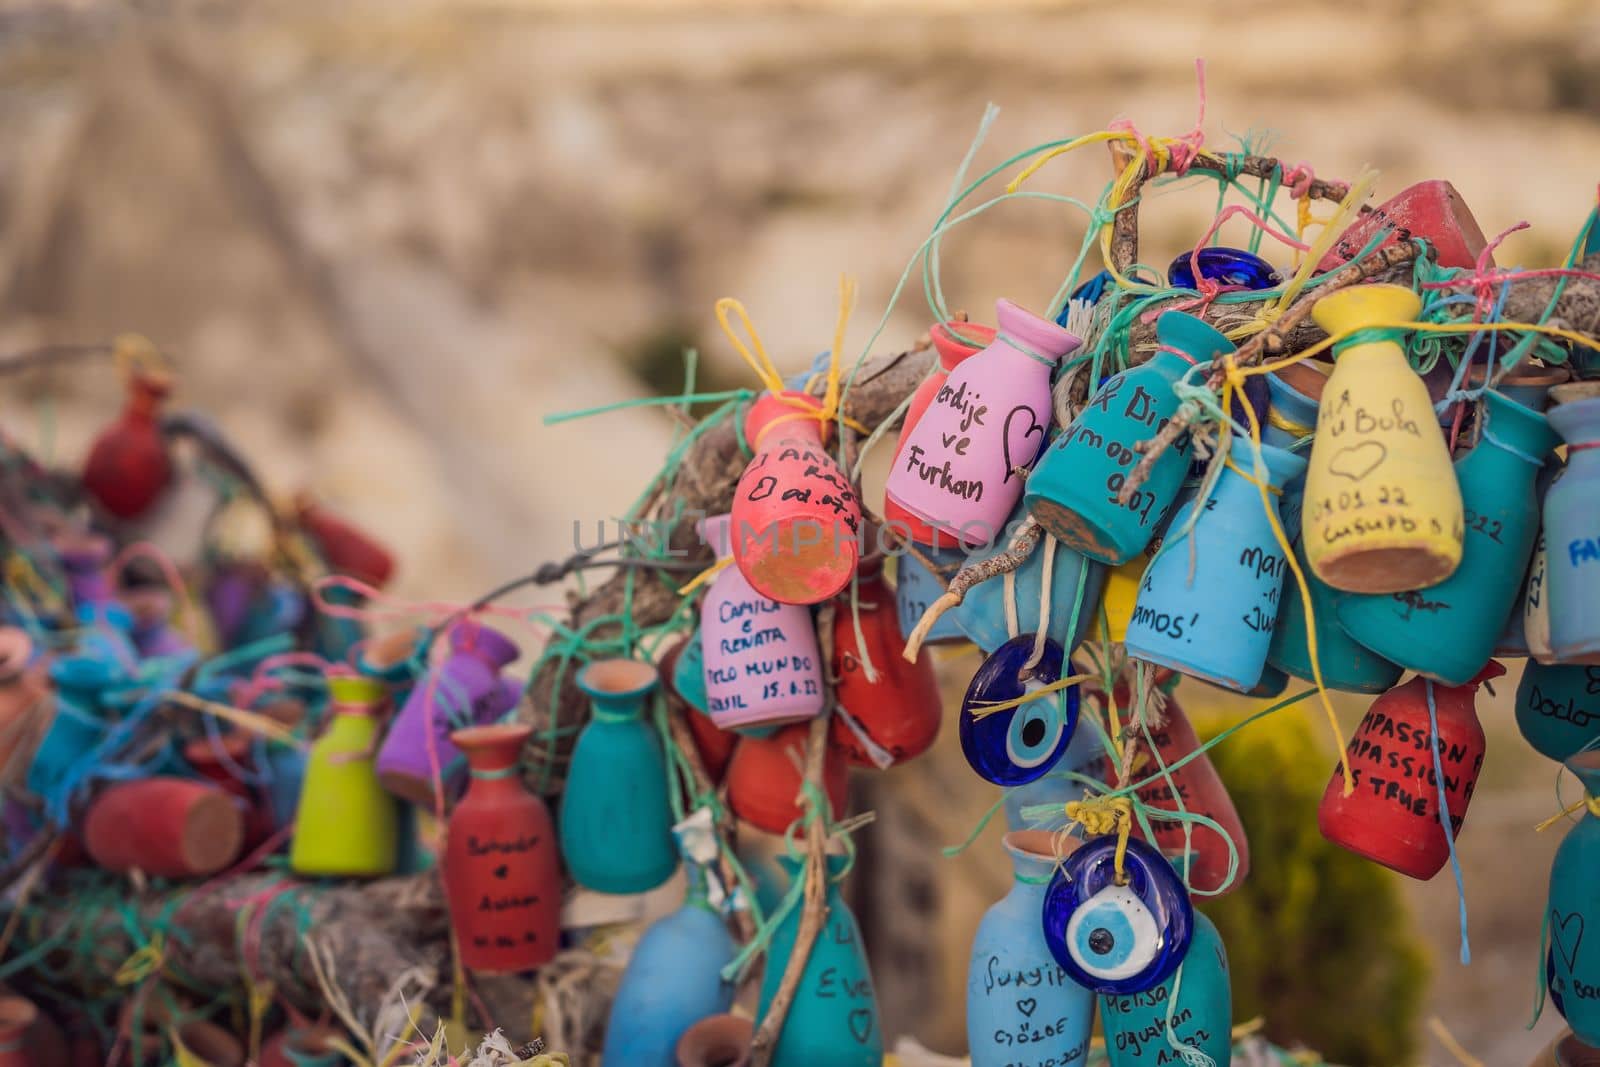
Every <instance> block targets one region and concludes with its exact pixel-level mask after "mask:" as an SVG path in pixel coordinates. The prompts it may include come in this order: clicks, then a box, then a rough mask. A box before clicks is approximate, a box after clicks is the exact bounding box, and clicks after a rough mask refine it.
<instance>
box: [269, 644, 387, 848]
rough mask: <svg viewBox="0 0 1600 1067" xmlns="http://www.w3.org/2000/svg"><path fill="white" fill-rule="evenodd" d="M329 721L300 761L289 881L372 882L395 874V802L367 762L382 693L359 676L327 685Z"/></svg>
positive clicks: (332, 680) (373, 744)
mask: <svg viewBox="0 0 1600 1067" xmlns="http://www.w3.org/2000/svg"><path fill="white" fill-rule="evenodd" d="M328 698H329V705H328V711H329V716H328V722H327V725H326V727H325V728H324V730H323V733H322V736H321V737H319V738H318V739H317V741H316V743H315V744H313V745H312V746H311V754H310V756H309V757H308V758H307V760H306V771H305V781H304V783H303V784H302V785H301V787H300V806H299V809H298V811H297V813H296V816H295V826H294V837H293V839H292V840H291V841H290V843H289V867H290V869H292V870H293V871H294V872H295V873H296V874H303V875H311V876H330V875H331V876H338V877H346V878H353V877H368V878H371V877H377V876H380V875H385V874H390V873H392V872H393V871H394V867H395V855H396V848H397V833H398V830H397V827H396V823H395V811H394V803H393V802H392V801H391V800H390V797H389V795H388V794H387V793H385V792H384V790H383V786H382V785H380V784H379V782H378V772H377V769H376V768H375V767H374V766H373V761H372V756H373V752H374V751H375V750H376V749H377V743H378V732H379V729H380V725H381V723H380V720H381V718H382V715H383V712H384V709H385V706H386V693H385V691H384V688H383V686H381V685H380V684H378V683H377V682H375V681H373V680H372V679H370V678H362V677H360V676H358V675H334V676H331V677H330V678H329V679H328Z"/></svg>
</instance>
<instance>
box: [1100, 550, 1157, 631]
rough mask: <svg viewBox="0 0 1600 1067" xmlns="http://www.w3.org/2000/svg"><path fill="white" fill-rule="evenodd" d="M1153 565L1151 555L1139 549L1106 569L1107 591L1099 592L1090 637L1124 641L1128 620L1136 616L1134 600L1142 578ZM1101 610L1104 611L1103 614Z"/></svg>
mask: <svg viewBox="0 0 1600 1067" xmlns="http://www.w3.org/2000/svg"><path fill="white" fill-rule="evenodd" d="M1148 566H1150V557H1149V556H1147V555H1146V554H1145V553H1143V552H1136V553H1134V556H1133V558H1132V559H1130V560H1129V561H1128V562H1126V563H1124V564H1121V565H1120V566H1117V567H1113V568H1111V569H1110V570H1109V571H1107V572H1106V588H1105V592H1104V593H1102V594H1101V595H1100V604H1099V605H1097V606H1096V608H1095V612H1094V618H1093V619H1092V620H1091V623H1092V625H1091V628H1090V630H1089V640H1091V641H1099V642H1102V643H1108V644H1109V643H1111V642H1117V641H1125V640H1127V638H1128V623H1129V622H1130V621H1131V620H1132V619H1133V602H1134V601H1135V600H1136V599H1138V596H1139V581H1140V579H1142V578H1143V577H1144V570H1145V568H1146V567H1148ZM1102 610H1103V611H1104V615H1102V614H1101V612H1102Z"/></svg>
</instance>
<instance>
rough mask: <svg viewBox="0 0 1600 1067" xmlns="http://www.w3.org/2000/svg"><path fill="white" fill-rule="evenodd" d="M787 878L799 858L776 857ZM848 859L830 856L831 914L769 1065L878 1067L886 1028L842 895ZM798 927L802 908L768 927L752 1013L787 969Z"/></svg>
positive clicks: (761, 1012)
mask: <svg viewBox="0 0 1600 1067" xmlns="http://www.w3.org/2000/svg"><path fill="white" fill-rule="evenodd" d="M778 862H779V863H781V864H782V865H783V869H784V872H785V873H786V874H788V875H789V877H790V879H791V880H792V879H795V878H803V877H805V874H804V862H805V861H804V860H802V859H799V858H797V857H793V856H787V855H784V856H779V857H778ZM844 865H845V857H843V856H830V857H829V858H828V874H829V880H828V896H827V904H828V919H827V922H826V923H825V924H824V925H823V927H822V931H821V932H820V933H819V934H818V935H817V940H816V944H815V945H814V946H813V947H812V949H811V955H810V957H809V958H808V959H807V960H806V967H805V970H804V971H803V972H802V973H801V975H800V985H799V988H798V990H797V991H796V992H795V997H794V1002H793V1003H792V1004H790V1006H789V1014H788V1016H787V1017H785V1019H784V1023H783V1033H781V1034H780V1035H779V1036H778V1043H777V1046H776V1048H775V1049H774V1051H773V1055H772V1065H773V1067H820V1065H822V1064H827V1065H828V1067H882V1064H883V1028H882V1027H881V1026H880V1025H879V1023H878V1000H877V996H876V994H874V993H873V991H872V972H871V971H870V970H868V969H867V954H866V950H865V949H864V948H863V947H862V945H861V928H860V927H858V926H857V925H856V917H855V916H854V915H852V914H851V913H850V909H849V907H848V906H847V905H846V904H845V902H844V897H843V896H842V895H841V894H840V893H839V883H838V881H837V879H838V878H839V877H841V876H842V874H843V871H844ZM799 930H800V909H799V908H798V907H795V908H792V909H790V911H789V913H788V914H787V915H785V916H784V918H783V921H782V922H780V923H779V924H778V928H777V929H776V930H775V931H773V934H772V943H771V945H770V946H769V947H768V949H767V965H766V971H765V972H764V973H763V974H762V976H761V1001H760V1004H759V1006H758V1007H757V1009H756V1018H757V1019H760V1018H762V1017H764V1016H765V1015H766V1014H767V1009H768V1008H769V1007H770V1006H771V1005H772V998H773V997H775V996H776V995H777V993H778V985H779V983H780V982H781V981H782V980H783V971H784V967H785V966H786V965H787V964H788V962H789V954H790V953H791V952H792V951H793V950H794V941H795V935H796V934H797V933H798V932H799Z"/></svg>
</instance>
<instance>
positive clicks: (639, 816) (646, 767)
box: [557, 659, 678, 893]
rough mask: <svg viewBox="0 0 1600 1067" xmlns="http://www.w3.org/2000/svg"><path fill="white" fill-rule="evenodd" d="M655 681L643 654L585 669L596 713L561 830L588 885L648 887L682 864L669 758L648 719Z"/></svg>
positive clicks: (572, 868) (573, 868)
mask: <svg viewBox="0 0 1600 1067" xmlns="http://www.w3.org/2000/svg"><path fill="white" fill-rule="evenodd" d="M655 687H656V671H655V668H654V667H653V666H651V665H650V664H648V663H641V662H639V661H638V660H628V659H608V660H597V661H595V662H594V663H591V664H589V665H588V666H586V667H584V668H583V670H581V671H579V672H578V688H579V689H582V690H583V691H584V693H586V694H587V695H588V696H589V699H590V700H592V701H593V702H594V715H593V717H592V718H591V719H590V720H589V723H588V725H587V726H585V727H584V728H583V732H582V733H580V734H579V735H578V742H577V744H576V745H574V746H573V749H572V762H571V764H570V766H569V767H568V770H567V785H566V791H565V792H564V793H563V794H562V796H561V812H560V817H559V819H558V821H557V829H558V836H559V837H560V840H561V856H562V858H563V859H564V860H566V864H567V872H568V873H569V874H571V875H572V879H573V881H575V882H577V883H578V884H579V885H581V886H583V887H584V888H586V889H594V890H598V891H599V892H602V893H643V892H645V891H646V890H649V889H654V888H655V887H656V886H658V885H660V884H661V883H662V882H665V881H666V880H667V879H668V878H670V877H672V872H673V871H675V870H676V869H677V867H678V849H677V845H676V844H675V842H674V840H673V837H672V809H671V808H670V806H669V803H668V799H667V788H668V785H667V762H666V757H665V755H664V754H663V753H662V749H661V738H660V736H659V735H658V734H657V733H656V729H655V726H654V725H652V724H651V723H649V722H647V721H645V718H644V710H645V697H647V696H648V695H649V694H650V691H651V690H653V689H654V688H655Z"/></svg>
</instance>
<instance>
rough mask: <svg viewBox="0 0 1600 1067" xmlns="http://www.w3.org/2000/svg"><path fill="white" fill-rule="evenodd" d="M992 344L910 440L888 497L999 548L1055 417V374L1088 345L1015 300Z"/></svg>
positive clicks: (968, 363) (962, 536) (1002, 305)
mask: <svg viewBox="0 0 1600 1067" xmlns="http://www.w3.org/2000/svg"><path fill="white" fill-rule="evenodd" d="M995 315H996V320H995V321H996V322H998V323H999V327H1000V328H999V330H998V332H997V333H996V334H995V340H994V343H993V344H991V345H989V346H988V347H987V348H985V349H984V350H983V351H982V352H979V353H978V354H977V355H975V356H973V357H971V358H970V359H967V360H965V361H964V362H962V363H961V364H960V365H959V366H958V367H956V368H955V369H954V370H953V371H951V372H950V375H949V377H948V378H947V379H946V380H945V383H944V385H943V386H942V387H940V389H939V390H938V392H936V393H935V394H934V398H933V401H932V402H931V403H930V404H929V406H928V408H927V410H926V411H925V412H924V413H923V415H922V418H921V419H919V420H918V421H917V424H916V425H915V426H914V427H912V428H911V430H910V432H909V433H907V434H906V435H905V436H904V437H903V438H902V442H901V443H902V450H901V451H900V452H899V454H898V455H897V456H896V457H895V465H894V469H893V470H892V471H891V472H890V474H889V481H888V485H887V487H886V488H887V493H888V496H889V499H891V500H893V501H895V502H896V503H898V504H899V505H900V506H901V507H903V508H905V509H906V510H907V511H909V512H910V513H911V514H913V515H916V516H918V517H920V518H921V519H922V520H923V521H925V522H927V523H928V524H929V525H930V526H932V527H934V528H935V529H938V530H942V531H944V532H945V533H947V534H950V535H953V536H954V537H956V538H958V539H959V540H960V541H961V542H962V543H963V544H968V545H980V544H989V543H991V542H993V541H994V539H995V537H996V536H997V535H998V534H999V532H1000V530H1001V528H1002V527H1004V526H1005V523H1006V518H1007V516H1008V515H1010V513H1011V509H1012V507H1013V506H1014V505H1015V504H1016V502H1017V500H1018V498H1020V497H1021V495H1022V488H1023V484H1024V483H1025V482H1026V481H1027V478H1028V473H1027V472H1028V469H1029V468H1030V467H1031V466H1032V465H1033V461H1034V459H1035V458H1036V457H1037V456H1038V455H1039V452H1040V450H1042V449H1043V448H1044V445H1045V436H1046V434H1047V433H1048V432H1049V429H1050V425H1051V418H1052V409H1051V402H1050V376H1051V374H1052V373H1053V372H1054V371H1055V368H1056V364H1057V363H1058V362H1060V360H1061V357H1062V356H1065V355H1067V354H1068V353H1070V352H1072V351H1073V350H1074V349H1076V348H1077V347H1078V346H1079V345H1080V344H1082V343H1083V342H1082V341H1081V340H1079V338H1078V337H1076V336H1075V335H1073V334H1071V333H1068V332H1067V331H1066V330H1065V329H1063V328H1062V327H1060V326H1057V325H1056V324H1055V323H1053V322H1049V321H1047V320H1045V319H1042V318H1040V317H1039V316H1037V315H1035V314H1034V313H1033V312H1031V311H1027V310H1025V309H1024V308H1021V307H1018V306H1017V305H1016V304H1013V303H1012V302H1011V301H1009V300H1002V301H1000V302H999V303H998V304H997V305H996V306H995Z"/></svg>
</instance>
